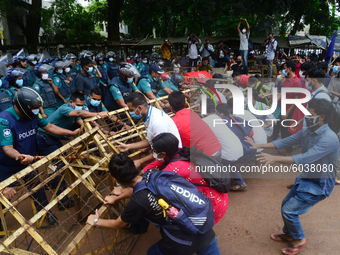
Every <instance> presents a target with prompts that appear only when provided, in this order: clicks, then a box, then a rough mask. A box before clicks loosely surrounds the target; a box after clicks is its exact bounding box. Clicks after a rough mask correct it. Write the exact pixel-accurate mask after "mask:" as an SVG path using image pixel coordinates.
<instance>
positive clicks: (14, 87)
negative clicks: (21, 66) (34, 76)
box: [6, 68, 24, 100]
mask: <svg viewBox="0 0 340 255" xmlns="http://www.w3.org/2000/svg"><path fill="white" fill-rule="evenodd" d="M22 75H23V73H22V72H21V71H19V70H17V69H16V68H11V69H8V70H7V76H6V80H7V81H8V83H9V89H8V91H9V92H10V93H9V95H10V97H11V99H12V100H13V98H14V95H15V93H16V92H17V91H19V90H20V89H21V88H22V87H23V85H24V81H23V79H22Z"/></svg>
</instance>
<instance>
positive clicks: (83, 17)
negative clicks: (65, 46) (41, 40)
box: [42, 0, 104, 42]
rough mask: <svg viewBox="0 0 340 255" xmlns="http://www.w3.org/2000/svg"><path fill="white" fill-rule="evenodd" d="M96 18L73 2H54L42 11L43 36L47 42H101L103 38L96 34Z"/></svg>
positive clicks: (65, 0)
mask: <svg viewBox="0 0 340 255" xmlns="http://www.w3.org/2000/svg"><path fill="white" fill-rule="evenodd" d="M96 18H98V17H96ZM96 18H95V16H94V15H93V13H90V12H89V11H88V10H87V9H85V8H84V7H83V6H81V5H80V4H78V3H75V1H74V0H56V1H55V2H54V3H53V4H52V6H51V7H50V8H49V9H44V10H43V22H42V28H43V29H44V36H46V37H48V41H49V42H89V41H90V42H93V41H102V40H104V38H103V37H102V36H101V35H100V33H99V32H96V22H97V20H96ZM51 21H52V22H51Z"/></svg>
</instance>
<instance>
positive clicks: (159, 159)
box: [152, 152, 164, 161]
mask: <svg viewBox="0 0 340 255" xmlns="http://www.w3.org/2000/svg"><path fill="white" fill-rule="evenodd" d="M159 154H160V153H158V154H157V153H156V152H152V155H153V157H154V158H155V159H156V160H158V161H164V158H158V155H159Z"/></svg>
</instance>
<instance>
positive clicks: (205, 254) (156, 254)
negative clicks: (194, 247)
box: [147, 236, 221, 255]
mask: <svg viewBox="0 0 340 255" xmlns="http://www.w3.org/2000/svg"><path fill="white" fill-rule="evenodd" d="M196 254H197V255H220V254H221V253H220V250H219V248H218V243H217V238H216V236H215V237H214V239H213V240H212V241H211V243H210V244H209V245H207V246H205V247H204V248H202V249H201V250H199V251H197V252H196ZM147 255H163V253H161V251H160V250H159V247H158V242H157V243H155V244H154V245H152V246H151V247H150V248H149V250H148V253H147Z"/></svg>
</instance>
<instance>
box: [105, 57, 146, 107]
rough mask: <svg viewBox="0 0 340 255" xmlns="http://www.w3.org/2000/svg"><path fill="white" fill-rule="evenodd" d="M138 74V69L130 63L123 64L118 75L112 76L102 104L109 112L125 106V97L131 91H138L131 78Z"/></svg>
mask: <svg viewBox="0 0 340 255" xmlns="http://www.w3.org/2000/svg"><path fill="white" fill-rule="evenodd" d="M138 76H140V74H139V72H138V70H137V69H136V68H135V67H134V66H133V65H131V64H127V63H126V64H125V65H124V67H122V68H120V69H119V71H118V77H115V78H113V79H112V80H111V81H110V83H109V85H108V93H107V94H106V96H105V101H104V105H105V106H106V107H107V109H108V110H109V111H110V112H111V111H114V110H118V109H120V108H125V107H127V104H126V99H127V98H128V96H129V95H130V93H131V92H133V91H136V92H140V91H139V89H138V88H137V87H136V85H135V84H134V82H133V78H135V77H138Z"/></svg>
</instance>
